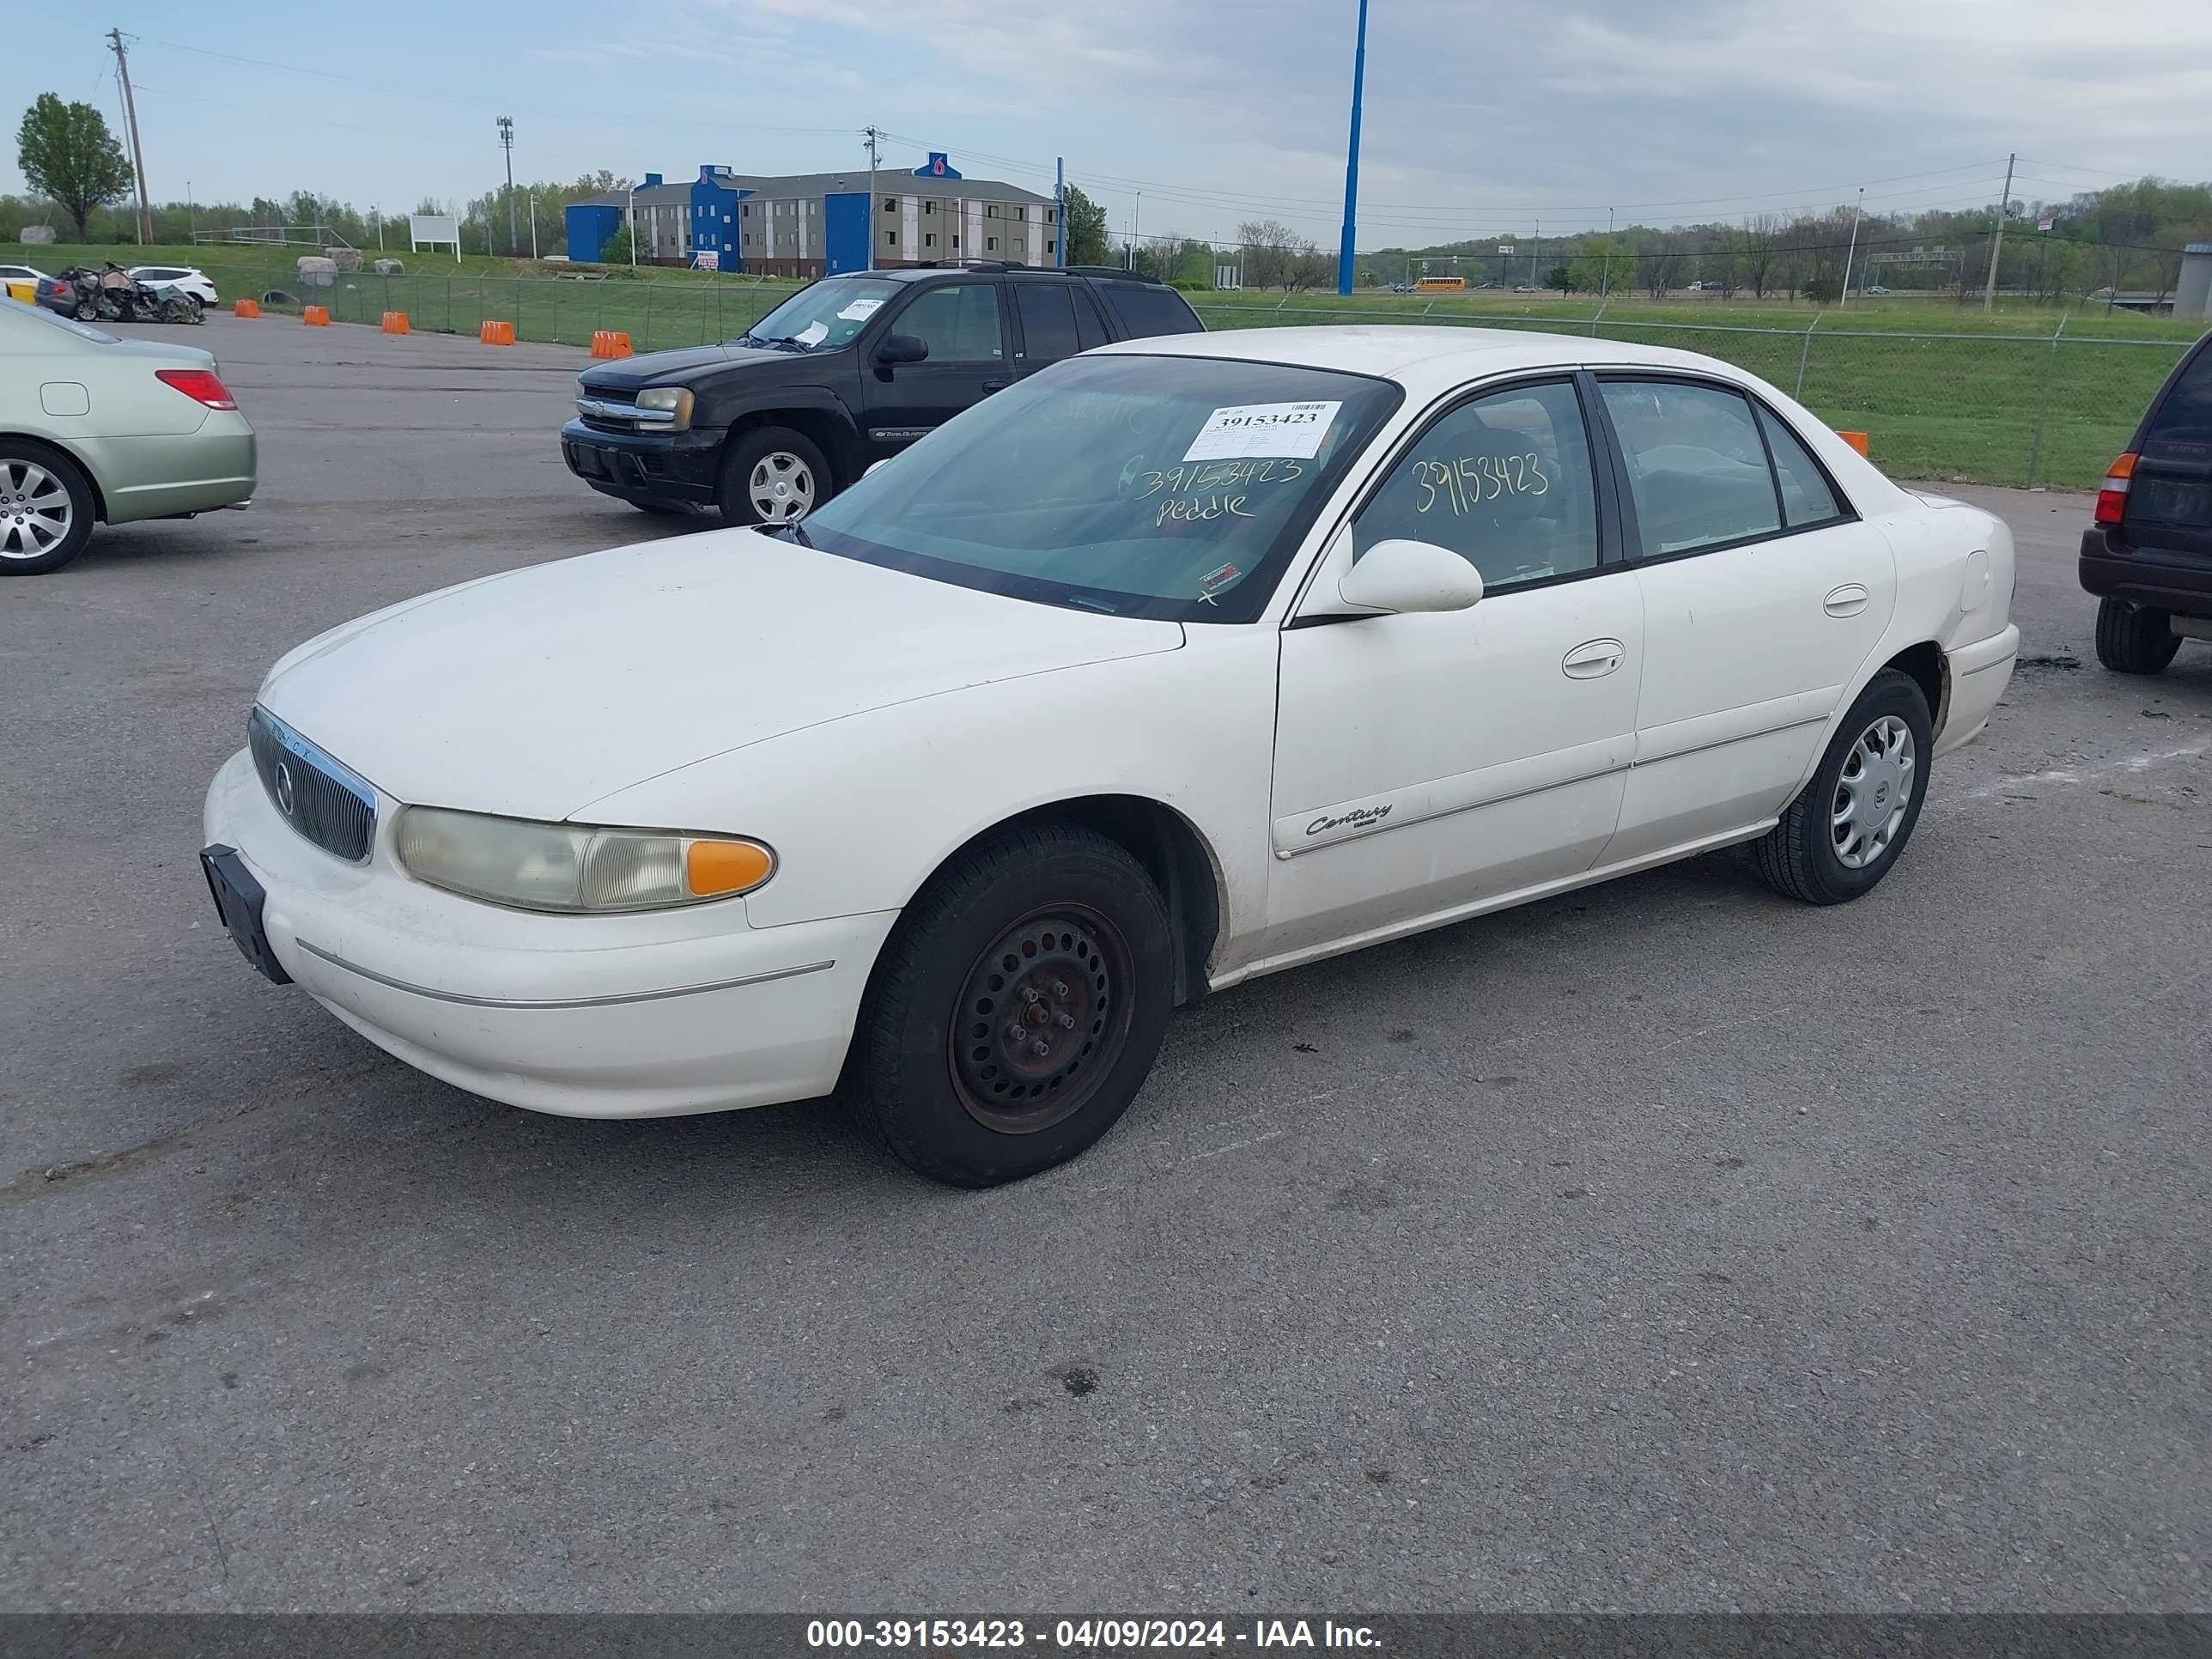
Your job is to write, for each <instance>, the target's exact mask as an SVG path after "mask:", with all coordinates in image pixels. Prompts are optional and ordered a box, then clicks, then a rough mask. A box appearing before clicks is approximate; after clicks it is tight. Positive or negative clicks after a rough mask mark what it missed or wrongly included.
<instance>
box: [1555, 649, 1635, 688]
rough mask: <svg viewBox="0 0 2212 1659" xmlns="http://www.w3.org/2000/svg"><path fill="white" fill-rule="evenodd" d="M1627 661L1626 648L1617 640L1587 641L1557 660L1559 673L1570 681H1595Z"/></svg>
mask: <svg viewBox="0 0 2212 1659" xmlns="http://www.w3.org/2000/svg"><path fill="white" fill-rule="evenodd" d="M1627 660H1628V647H1626V646H1625V645H1623V644H1622V643H1621V642H1620V641H1619V640H1589V641H1584V642H1583V644H1581V645H1578V646H1577V647H1575V648H1574V649H1573V650H1571V651H1570V652H1568V653H1567V654H1566V655H1565V657H1563V658H1561V659H1559V671H1560V672H1561V673H1563V674H1565V676H1566V677H1567V678H1569V679H1571V680H1595V679H1599V678H1603V677H1604V676H1605V675H1607V674H1610V673H1611V672H1613V670H1614V669H1616V668H1618V667H1620V665H1621V664H1622V663H1624V662H1626V661H1627Z"/></svg>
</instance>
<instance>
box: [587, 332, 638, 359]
mask: <svg viewBox="0 0 2212 1659" xmlns="http://www.w3.org/2000/svg"><path fill="white" fill-rule="evenodd" d="M629 355H630V354H629V335H627V334H624V333H623V332H622V331H620V330H618V329H612V328H595V329H593V330H592V356H594V357H627V356H629Z"/></svg>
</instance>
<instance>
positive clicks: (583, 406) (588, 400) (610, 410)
mask: <svg viewBox="0 0 2212 1659" xmlns="http://www.w3.org/2000/svg"><path fill="white" fill-rule="evenodd" d="M576 413H577V414H578V415H579V416H581V417H582V418H583V422H584V424H585V425H586V426H587V427H590V428H592V430H593V431H595V432H635V431H636V430H637V428H638V418H637V396H636V394H635V392H586V393H585V394H584V395H583V396H582V397H580V398H577V399H576Z"/></svg>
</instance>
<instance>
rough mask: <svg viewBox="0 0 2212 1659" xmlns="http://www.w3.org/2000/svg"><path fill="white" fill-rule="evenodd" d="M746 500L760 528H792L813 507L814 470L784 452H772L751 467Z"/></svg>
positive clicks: (782, 450)
mask: <svg viewBox="0 0 2212 1659" xmlns="http://www.w3.org/2000/svg"><path fill="white" fill-rule="evenodd" d="M745 495H746V498H747V499H748V500H749V501H751V502H752V507H753V511H754V512H755V513H758V514H759V515H760V521H761V522H762V523H763V524H795V523H797V522H798V521H799V520H801V519H803V518H805V516H806V515H807V513H809V512H811V510H812V509H813V507H814V469H813V468H812V467H811V466H809V465H807V464H806V463H805V461H803V460H801V459H799V457H798V456H796V455H794V454H793V453H791V452H790V451H789V450H787V449H772V450H770V451H769V453H767V454H765V455H763V456H762V457H761V458H760V459H759V460H757V461H756V462H755V463H753V471H752V477H750V478H749V479H748V480H746V483H745Z"/></svg>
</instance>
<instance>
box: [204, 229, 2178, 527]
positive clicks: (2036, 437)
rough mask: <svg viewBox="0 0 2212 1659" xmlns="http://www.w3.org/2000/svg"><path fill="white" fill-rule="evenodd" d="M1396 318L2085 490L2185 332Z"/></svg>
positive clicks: (756, 305) (734, 294)
mask: <svg viewBox="0 0 2212 1659" xmlns="http://www.w3.org/2000/svg"><path fill="white" fill-rule="evenodd" d="M264 286H265V287H266V288H268V289H283V290H284V291H286V292H289V293H292V294H295V295H301V296H302V297H303V298H304V299H305V300H306V301H307V302H309V303H312V304H317V305H325V306H327V307H329V308H330V313H331V320H332V321H334V322H344V323H362V324H366V325H368V326H369V327H372V328H374V327H375V326H376V325H377V324H378V323H379V321H380V319H381V318H382V316H383V314H384V313H386V312H387V311H398V312H404V313H406V314H407V318H408V322H409V325H410V328H412V329H414V330H416V331H422V332H443V333H452V334H474V333H476V332H477V328H478V325H480V324H482V323H483V322H484V321H485V320H487V319H498V320H501V321H505V322H511V323H513V325H514V333H515V337H516V338H517V339H518V340H533V341H550V342H556V343H562V344H566V345H576V346H585V345H589V344H590V343H591V340H592V333H593V332H594V331H597V330H600V329H610V330H617V331H621V332H623V333H626V334H628V335H629V338H630V346H631V349H633V350H635V351H638V352H647V351H660V350H666V349H671V348H672V347H678V346H694V345H704V344H708V343H712V342H714V341H719V340H727V339H732V338H734V337H736V336H738V335H740V334H742V333H744V331H746V329H748V328H750V326H751V325H753V324H754V323H756V322H757V321H758V320H759V319H761V318H762V317H763V316H765V315H767V313H769V311H770V310H772V309H773V308H774V307H775V306H776V305H778V304H779V303H781V301H782V300H783V299H784V297H785V296H786V295H788V294H790V293H791V292H792V291H793V289H795V288H796V287H797V286H799V285H798V284H797V283H788V282H780V281H775V280H763V279H761V278H759V277H755V276H725V277H718V278H714V279H704V278H691V279H687V280H683V281H671V280H665V279H655V278H650V277H645V278H639V279H636V280H623V279H619V278H608V279H605V280H601V281H597V282H590V281H574V280H544V279H533V278H517V277H505V276H441V275H438V274H436V273H435V272H419V273H418V272H410V273H408V274H406V275H404V276H377V275H374V273H371V272H367V271H360V272H354V271H348V272H343V273H341V274H340V275H339V276H338V278H337V282H336V283H334V284H333V285H332V286H331V287H329V288H326V289H325V288H318V289H302V288H301V286H300V284H299V282H298V278H297V276H295V274H294V273H293V272H291V271H289V270H286V271H282V272H281V273H280V272H272V273H271V274H270V280H269V281H268V283H266V284H265V285H264ZM241 291H244V290H241ZM1193 297H1194V301H1195V302H1196V306H1197V310H1198V313H1199V315H1200V318H1201V319H1204V320H1205V322H1206V325H1207V326H1208V327H1209V328H1216V329H1221V328H1250V327H1267V326H1283V325H1297V324H1314V323H1346V322H1362V323H1373V322H1376V321H1377V320H1378V315H1377V313H1376V310H1375V309H1374V307H1372V306H1371V305H1368V304H1362V303H1360V302H1358V301H1352V302H1340V303H1338V304H1334V305H1332V304H1328V303H1326V302H1320V303H1316V301H1315V298H1314V296H1310V295H1308V296H1291V297H1286V298H1285V300H1284V301H1282V302H1281V303H1279V304H1276V305H1268V304H1265V303H1255V302H1254V301H1255V300H1256V298H1257V296H1255V295H1247V296H1245V298H1244V300H1243V302H1240V303H1229V302H1225V301H1208V300H1207V299H1206V297H1205V296H1204V295H1195V296H1193ZM1293 298H1296V299H1298V300H1299V301H1301V302H1300V303H1292V299H1293ZM270 308H271V309H287V308H288V307H270ZM289 309H296V307H289ZM1400 319H1402V320H1405V321H1409V322H1412V321H1419V322H1422V323H1425V324H1428V325H1432V326H1441V327H1456V328H1511V329H1520V330H1533V331H1538V332H1543V333H1553V334H1573V335H1580V336H1583V337H1595V338H1598V339H1613V340H1633V341H1638V342H1641V343H1645V344H1649V345H1668V346H1676V347H1680V349H1684V350H1687V351H1697V352H1703V353H1705V355H1707V356H1713V357H1717V358H1719V359H1721V360H1722V361H1723V362H1730V363H1735V364H1736V365H1738V366H1739V367H1741V368H1747V369H1749V370H1751V371H1752V372H1753V374H1758V375H1759V376H1760V377H1761V378H1763V379H1765V380H1768V381H1771V383H1772V384H1774V385H1776V386H1780V387H1781V388H1782V389H1783V390H1784V391H1785V392H1792V393H1794V394H1795V395H1796V397H1797V398H1798V399H1799V400H1800V401H1801V402H1802V403H1803V404H1805V405H1806V406H1807V407H1808V408H1809V409H1811V410H1813V411H1814V413H1815V414H1816V415H1818V416H1820V418H1821V419H1823V420H1825V421H1826V422H1829V423H1830V424H1832V425H1834V426H1838V427H1842V428H1846V429H1849V430H1853V431H1863V432H1865V433H1867V434H1868V435H1869V446H1870V449H1871V453H1872V455H1873V459H1875V463H1876V464H1877V465H1880V466H1881V468H1882V469H1883V470H1884V471H1887V472H1889V473H1891V474H1892V475H1893V476H1895V477H1902V478H1936V479H1945V480H1958V481H1961V482H1964V481H1972V482H1976V483H2001V484H2026V485H2030V486H2034V485H2045V486H2049V487H2051V488H2056V489H2092V488H2093V487H2094V486H2095V484H2096V483H2097V481H2098V480H2099V479H2100V478H2101V477H2104V474H2105V469H2106V465H2108V464H2109V463H2110V462H2111V460H2112V457H2113V456H2114V455H2116V454H2118V453H2119V452H2120V450H2122V449H2123V448H2124V447H2126V444H2127V441H2128V438H2129V437H2130V435H2131V434H2132V433H2133V431H2134V429H2135V425H2136V421H2137V419H2138V418H2139V417H2140V416H2142V411H2143V410H2144V409H2145V407H2146V406H2148V404H2149V402H2150V399H2151V396H2152V394H2153V393H2154V392H2156V391H2157V390H2158V387H2159V386H2160V383H2161V382H2162V381H2163V380H2165V378H2166V375H2167V374H2168V373H2169V372H2171V370H2172V368H2173V366H2174V364H2175V363H2176V362H2179V361H2180V357H2181V355H2182V353H2183V352H2185V351H2186V350H2187V349H2188V348H2189V342H2188V341H2187V340H2185V339H2130V338H2113V337H2087V336H2078V335H2077V336H2075V337H2071V338H2069V337H2068V336H2067V334H2066V331H2065V327H2064V325H2063V324H2061V325H2059V326H2058V327H2057V329H2056V330H2055V331H2053V332H2051V333H2049V334H1966V333H1959V334H1948V333H1939V332H1915V333H1906V332H1889V331H1871V330H1865V329H1855V328H1850V327H1844V326H1833V325H1830V322H1829V320H1828V319H1820V320H1816V321H1814V323H1813V324H1812V325H1809V326H1808V327H1805V328H1771V327H1759V326H1755V325H1743V324H1727V323H1713V324H1704V323H1678V322H1648V321H1638V320H1636V319H1634V318H1633V317H1632V316H1623V315H1620V313H1614V314H1613V315H1607V312H1606V309H1605V308H1604V307H1600V308H1599V309H1598V310H1596V311H1595V312H1594V313H1592V314H1591V315H1590V316H1588V317H1583V318H1560V317H1530V318H1519V317H1508V316H1498V315H1488V314H1468V313H1456V314H1455V313H1448V312H1438V313H1435V314H1427V313H1413V314H1410V315H1408V314H1406V313H1397V312H1394V313H1391V315H1390V318H1389V320H1400Z"/></svg>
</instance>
